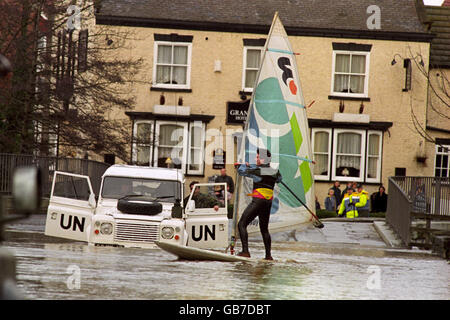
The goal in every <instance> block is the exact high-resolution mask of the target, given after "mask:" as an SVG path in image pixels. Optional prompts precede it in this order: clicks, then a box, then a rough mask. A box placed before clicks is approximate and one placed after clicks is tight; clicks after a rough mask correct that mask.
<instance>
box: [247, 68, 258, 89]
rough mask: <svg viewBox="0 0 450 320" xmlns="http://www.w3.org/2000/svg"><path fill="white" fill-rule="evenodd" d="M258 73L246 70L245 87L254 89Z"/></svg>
mask: <svg viewBox="0 0 450 320" xmlns="http://www.w3.org/2000/svg"><path fill="white" fill-rule="evenodd" d="M257 73H258V71H256V70H246V71H245V87H246V88H253V87H254V85H255V81H256V75H257Z"/></svg>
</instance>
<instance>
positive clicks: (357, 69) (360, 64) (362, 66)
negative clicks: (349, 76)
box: [351, 55, 366, 73]
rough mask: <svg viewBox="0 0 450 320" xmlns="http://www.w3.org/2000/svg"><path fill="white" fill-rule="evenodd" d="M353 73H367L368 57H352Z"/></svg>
mask: <svg viewBox="0 0 450 320" xmlns="http://www.w3.org/2000/svg"><path fill="white" fill-rule="evenodd" d="M351 72H352V73H365V72H366V56H359V55H352V70H351Z"/></svg>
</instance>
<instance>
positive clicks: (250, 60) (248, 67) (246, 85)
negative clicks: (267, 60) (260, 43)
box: [242, 47, 263, 92]
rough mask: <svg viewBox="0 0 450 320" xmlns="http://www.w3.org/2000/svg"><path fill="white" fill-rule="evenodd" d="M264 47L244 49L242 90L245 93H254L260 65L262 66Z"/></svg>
mask: <svg viewBox="0 0 450 320" xmlns="http://www.w3.org/2000/svg"><path fill="white" fill-rule="evenodd" d="M262 51H263V48H262V47H245V48H244V70H243V79H242V87H243V88H242V89H243V91H245V92H252V91H253V87H254V86H255V81H256V76H257V74H258V69H259V65H260V64H261V57H262Z"/></svg>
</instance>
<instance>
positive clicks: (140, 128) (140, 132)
mask: <svg viewBox="0 0 450 320" xmlns="http://www.w3.org/2000/svg"><path fill="white" fill-rule="evenodd" d="M136 142H137V143H147V144H148V143H150V142H151V124H150V123H138V124H137V130H136Z"/></svg>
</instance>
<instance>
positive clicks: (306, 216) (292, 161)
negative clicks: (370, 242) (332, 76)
mask: <svg viewBox="0 0 450 320" xmlns="http://www.w3.org/2000/svg"><path fill="white" fill-rule="evenodd" d="M257 148H264V149H267V150H269V151H270V152H271V154H272V161H271V166H276V167H277V168H278V170H279V171H280V173H281V176H282V181H281V182H280V183H279V184H277V185H276V186H275V188H274V195H273V201H272V208H271V216H270V223H269V228H270V229H269V230H270V231H271V232H277V231H286V230H296V229H304V228H306V227H307V226H308V225H310V224H311V223H313V222H314V223H317V222H318V223H320V224H319V227H320V225H321V226H323V224H322V223H321V222H320V221H319V219H318V218H317V216H316V215H315V213H314V212H313V211H312V210H314V209H315V196H314V179H313V172H314V171H313V169H314V168H313V166H314V162H313V160H312V159H313V158H312V152H311V143H310V139H309V128H308V120H307V117H306V110H305V103H304V100H303V94H302V90H301V85H300V79H299V76H298V69H297V62H296V59H295V53H294V52H293V50H292V47H291V44H290V43H289V40H288V36H287V34H286V31H285V29H284V27H283V25H282V23H281V21H280V19H279V17H278V13H275V16H274V18H273V22H272V25H271V28H270V31H269V35H268V38H267V40H266V43H265V46H264V50H263V54H262V59H261V64H260V68H259V71H258V75H257V77H256V82H255V87H254V90H253V93H252V97H251V101H250V106H249V111H248V113H247V120H246V123H245V128H244V132H243V136H242V140H241V146H240V152H239V155H238V162H240V163H245V162H248V163H254V160H255V157H256V150H257ZM236 181H237V183H236V193H235V194H236V198H235V204H234V214H233V222H234V223H233V225H234V228H233V229H232V234H231V236H232V239H231V240H232V241H231V242H232V243H233V242H234V241H235V239H236V236H237V232H236V229H237V222H238V221H239V219H240V216H241V215H242V213H243V211H244V210H245V208H246V207H247V205H248V204H249V203H250V201H251V198H250V197H249V196H247V195H248V194H250V193H252V190H251V189H252V186H253V181H252V179H250V178H247V177H242V176H238V177H237V179H236ZM316 226H317V224H316ZM248 232H249V234H252V233H255V232H259V228H258V225H257V223H252V224H250V225H249V226H248ZM156 244H157V245H158V246H159V247H160V248H162V249H163V250H165V251H167V252H170V253H172V254H174V255H176V256H178V257H179V258H181V259H187V260H215V261H249V260H250V259H252V258H245V257H240V256H234V255H230V254H226V253H221V252H217V251H211V250H205V249H199V248H192V247H189V246H181V245H176V244H168V243H162V242H156Z"/></svg>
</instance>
